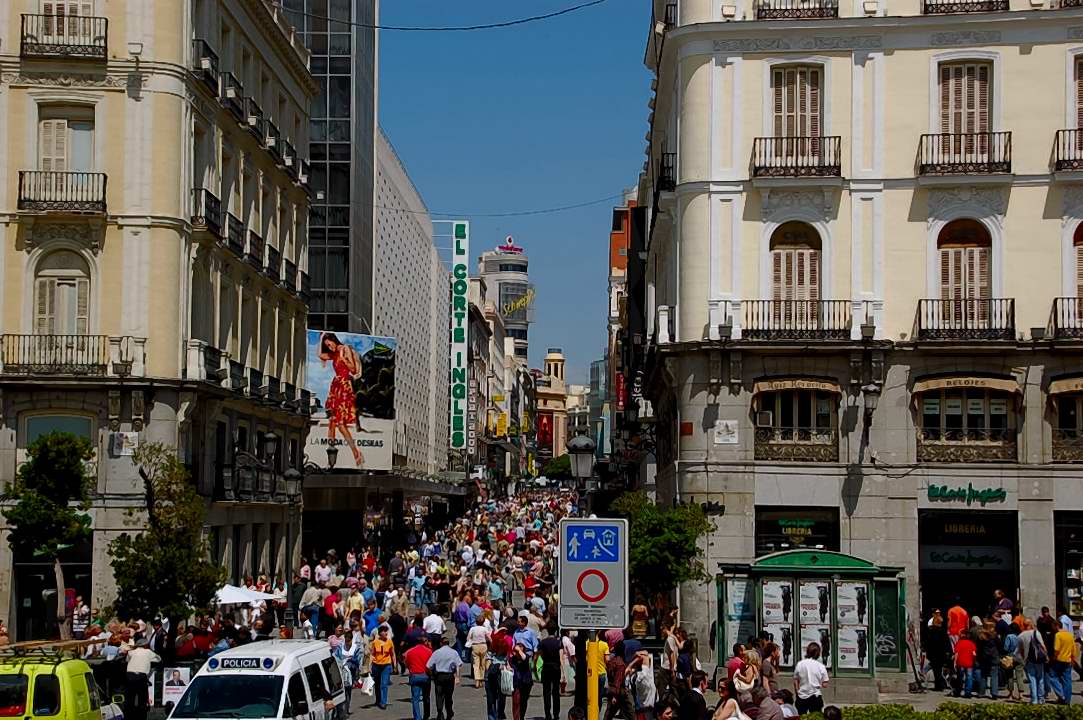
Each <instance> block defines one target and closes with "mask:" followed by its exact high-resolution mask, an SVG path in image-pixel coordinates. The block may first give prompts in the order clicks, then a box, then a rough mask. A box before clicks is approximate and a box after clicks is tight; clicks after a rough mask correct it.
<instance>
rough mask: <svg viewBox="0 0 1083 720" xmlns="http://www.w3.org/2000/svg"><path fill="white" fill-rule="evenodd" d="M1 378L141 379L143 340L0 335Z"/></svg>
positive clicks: (102, 337)
mask: <svg viewBox="0 0 1083 720" xmlns="http://www.w3.org/2000/svg"><path fill="white" fill-rule="evenodd" d="M0 340H2V341H0V362H2V363H3V368H2V369H0V374H3V375H23V376H33V375H47V376H64V375H66V376H73V377H142V376H143V375H144V349H145V345H146V340H145V339H143V338H133V337H127V336H124V337H114V336H109V335H3V336H2V338H0Z"/></svg>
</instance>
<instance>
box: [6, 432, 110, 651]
mask: <svg viewBox="0 0 1083 720" xmlns="http://www.w3.org/2000/svg"><path fill="white" fill-rule="evenodd" d="M26 455H27V460H26V462H25V463H23V464H22V466H20V467H19V471H18V473H17V474H16V477H15V483H14V485H13V486H12V487H11V489H10V490H9V491H8V494H7V498H6V499H7V500H8V501H11V502H13V503H14V504H13V505H12V506H11V507H9V508H7V509H5V510H4V511H3V515H4V519H5V520H6V521H7V524H8V526H9V527H10V528H11V532H10V534H9V535H8V544H9V545H10V546H11V549H12V552H14V553H16V554H21V555H23V556H26V555H30V556H33V557H34V558H36V559H38V560H44V561H46V562H52V564H53V574H54V575H55V576H56V622H57V625H58V626H59V628H60V637H61V639H64V640H67V639H69V638H70V637H71V625H70V624H69V622H68V617H67V611H66V608H65V604H64V592H65V590H66V588H65V585H64V568H63V567H62V566H61V564H60V556H61V555H62V554H63V552H64V551H65V550H67V549H69V548H71V547H72V546H74V545H76V544H78V543H80V542H82V541H84V540H86V539H87V538H88V537H90V534H91V532H92V531H91V527H90V515H88V514H87V508H88V507H89V506H90V499H89V495H90V476H89V474H88V473H87V468H86V464H85V463H87V462H89V461H90V460H93V459H94V448H93V446H91V444H90V441H89V440H87V439H86V438H82V437H79V436H77V435H72V434H70V433H49V434H48V435H43V436H41V437H39V438H38V439H37V440H35V441H34V442H32V443H30V446H29V447H28V448H27V449H26Z"/></svg>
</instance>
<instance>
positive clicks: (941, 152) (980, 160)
mask: <svg viewBox="0 0 1083 720" xmlns="http://www.w3.org/2000/svg"><path fill="white" fill-rule="evenodd" d="M1011 171H1012V134H1011V132H986V133H937V134H928V133H927V134H925V135H922V136H921V145H920V148H919V150H918V174H919V175H981V174H992V173H1010V172H1011Z"/></svg>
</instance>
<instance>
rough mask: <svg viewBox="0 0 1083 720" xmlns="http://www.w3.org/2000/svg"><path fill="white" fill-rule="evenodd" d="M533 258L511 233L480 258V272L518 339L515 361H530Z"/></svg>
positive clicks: (509, 332)
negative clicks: (528, 358) (501, 243)
mask: <svg viewBox="0 0 1083 720" xmlns="http://www.w3.org/2000/svg"><path fill="white" fill-rule="evenodd" d="M529 271H530V261H529V259H528V258H527V256H526V255H525V254H524V252H523V248H521V247H518V246H517V245H516V244H515V242H514V241H513V240H512V238H511V236H508V238H507V239H506V240H505V242H504V244H503V245H500V246H498V247H497V248H496V249H495V250H490V251H488V252H484V253H482V254H481V256H480V257H479V258H478V274H479V275H480V276H481V277H482V278H484V279H485V283H486V285H487V286H488V288H489V291H490V292H491V293H492V296H493V302H494V303H495V306H496V309H497V312H499V313H500V315H501V317H502V319H503V323H504V327H505V332H506V333H507V336H508V337H510V338H512V339H513V340H514V341H515V353H514V358H515V362H516V363H518V364H520V365H526V364H527V352H528V349H529V347H530V345H529V335H530V323H532V322H533V321H534V286H533V285H531V284H530V274H529Z"/></svg>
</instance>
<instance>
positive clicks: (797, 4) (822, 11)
mask: <svg viewBox="0 0 1083 720" xmlns="http://www.w3.org/2000/svg"><path fill="white" fill-rule="evenodd" d="M838 16H839V3H838V0H759V2H757V3H756V19H757V20H819V19H822V18H837V17H838Z"/></svg>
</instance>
